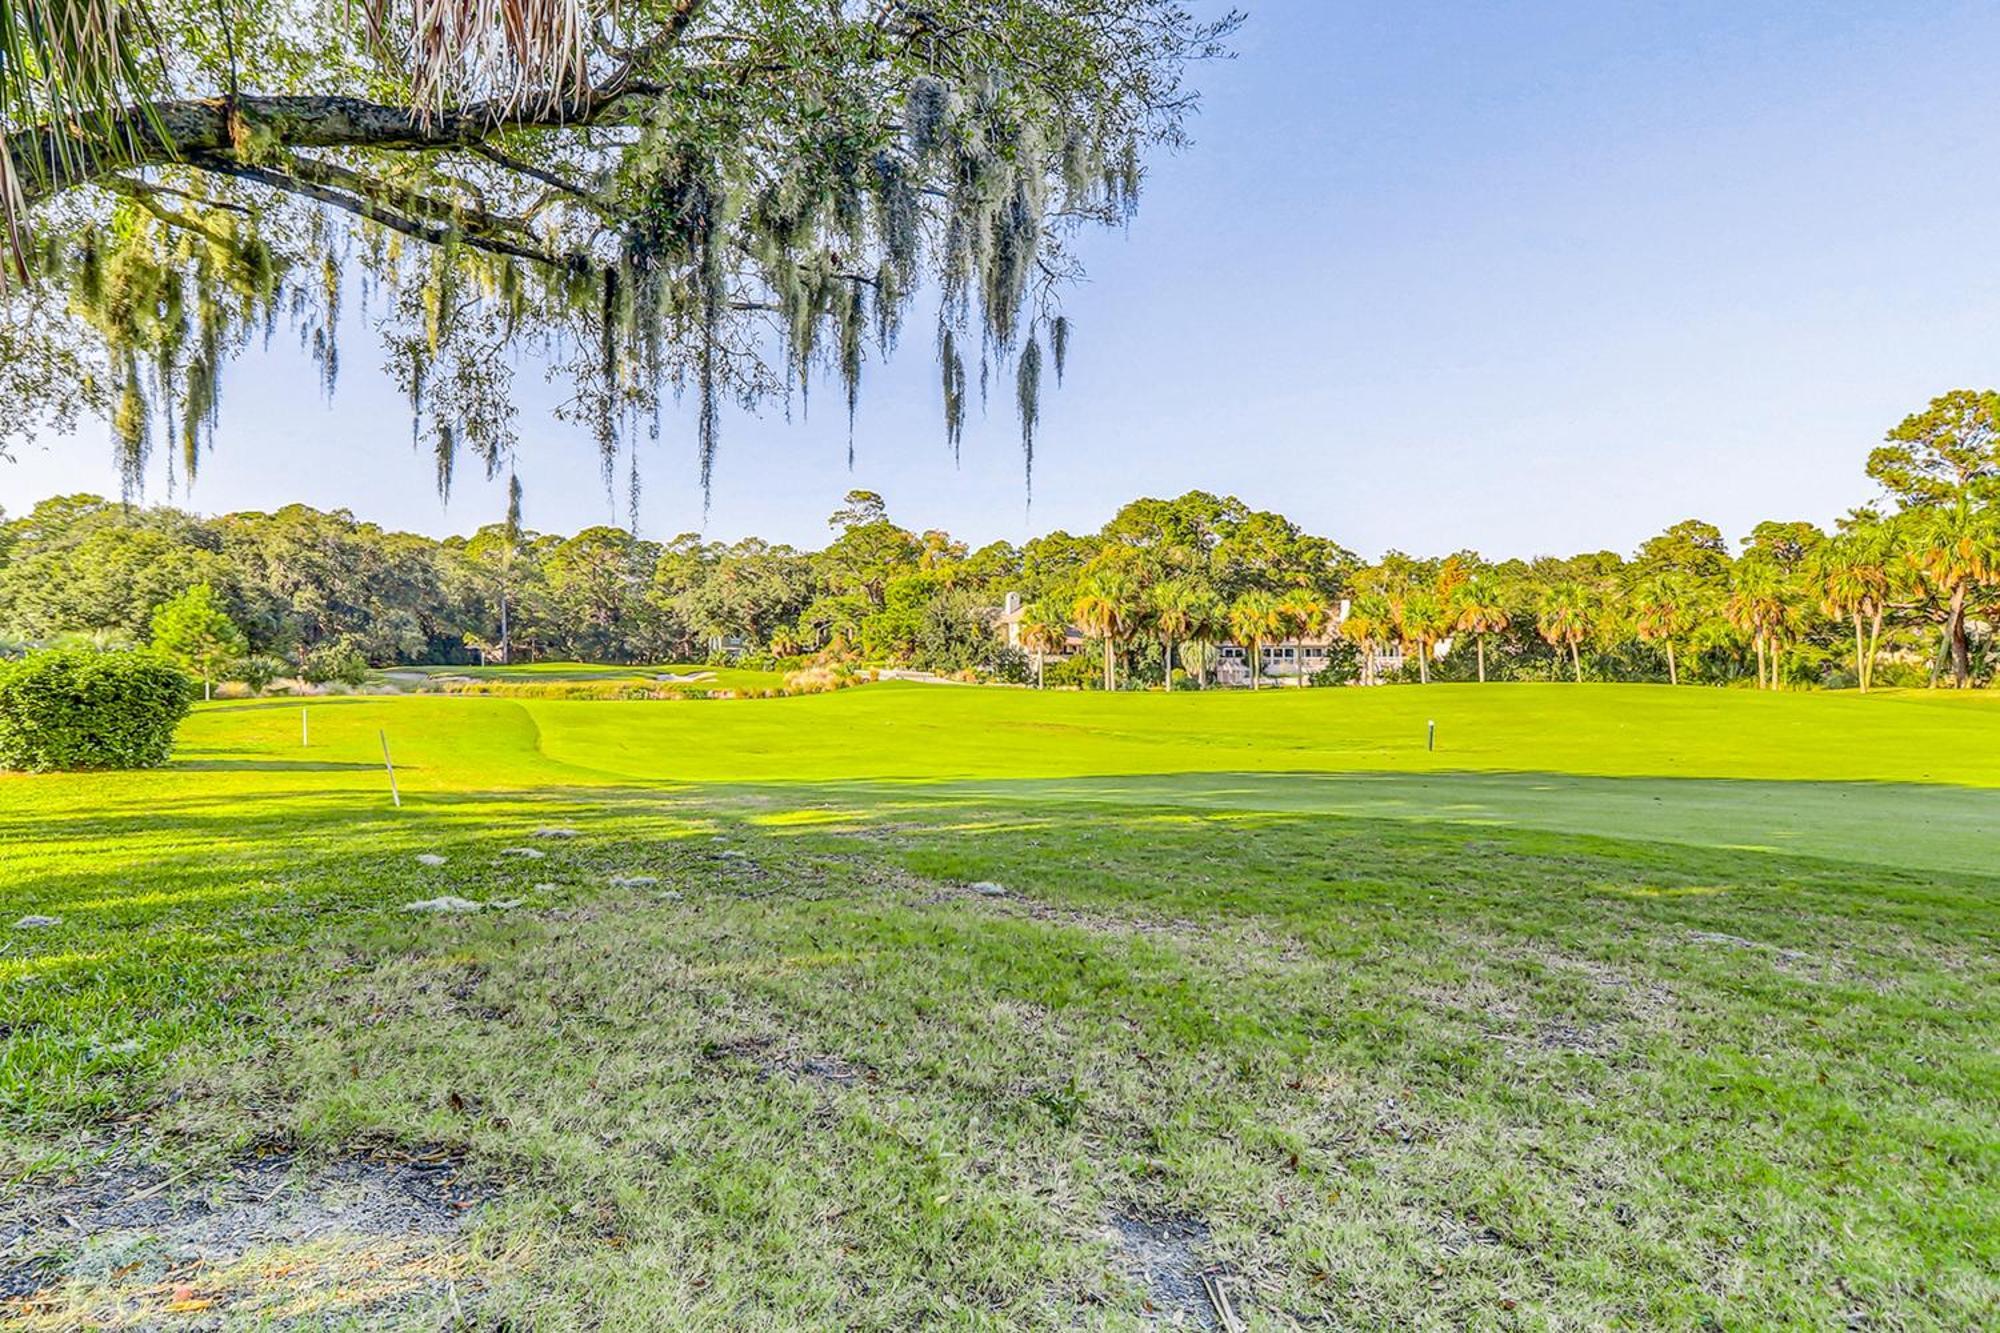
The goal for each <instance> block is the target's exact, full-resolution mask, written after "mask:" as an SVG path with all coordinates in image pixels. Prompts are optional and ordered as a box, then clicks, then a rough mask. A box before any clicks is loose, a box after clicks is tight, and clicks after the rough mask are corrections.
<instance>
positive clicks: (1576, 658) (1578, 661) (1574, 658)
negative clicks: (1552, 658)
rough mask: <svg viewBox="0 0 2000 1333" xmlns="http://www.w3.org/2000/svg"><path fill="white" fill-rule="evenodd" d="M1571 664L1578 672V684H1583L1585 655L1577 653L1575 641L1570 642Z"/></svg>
mask: <svg viewBox="0 0 2000 1333" xmlns="http://www.w3.org/2000/svg"><path fill="white" fill-rule="evenodd" d="M1569 664H1570V666H1571V668H1573V669H1574V670H1575V672H1576V683H1577V684H1579V685H1581V684H1583V655H1582V654H1581V653H1579V652H1578V651H1577V648H1576V640H1575V639H1571V640H1570V641H1569Z"/></svg>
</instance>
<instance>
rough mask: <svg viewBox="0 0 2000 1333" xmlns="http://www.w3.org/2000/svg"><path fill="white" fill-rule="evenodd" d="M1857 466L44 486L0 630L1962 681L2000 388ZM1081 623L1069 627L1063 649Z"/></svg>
mask: <svg viewBox="0 0 2000 1333" xmlns="http://www.w3.org/2000/svg"><path fill="white" fill-rule="evenodd" d="M1866 471H1867V475H1868V476H1869V477H1870V478H1871V479H1873V480H1874V481H1875V482H1876V483H1878V484H1879V486H1880V487H1881V489H1882V492H1883V498H1882V500H1881V502H1879V503H1876V504H1871V505H1864V506H1861V507H1858V508H1856V509H1853V510H1851V511H1850V512H1849V513H1848V514H1846V515H1845V516H1844V517H1842V518H1841V519H1840V520H1839V521H1838V522H1837V523H1836V524H1835V525H1833V527H1832V528H1831V529H1825V528H1822V527H1820V526H1818V525H1816V524H1814V523H1811V522H1806V521H1803V520H1770V521H1766V522H1762V523H1759V524H1757V525H1756V526H1755V527H1754V528H1753V529H1752V530H1751V531H1750V532H1749V533H1748V534H1745V535H1744V536H1743V537H1742V538H1741V539H1740V540H1739V541H1738V542H1736V543H1732V542H1731V541H1730V540H1729V539H1728V538H1727V537H1726V536H1725V535H1724V534H1723V533H1722V532H1721V530H1720V529H1718V528H1717V527H1716V526H1715V525H1713V524H1710V523H1706V522H1702V521H1699V520H1694V519H1690V520H1685V521H1682V522H1679V523H1676V524H1674V525H1672V526H1671V527H1669V528H1667V529H1666V530H1665V531H1663V532H1661V533H1659V534H1657V535H1656V536H1653V537H1651V538H1648V539H1647V540H1646V541H1644V542H1643V543H1641V544H1640V545H1639V547H1638V549H1637V550H1636V551H1634V552H1632V553H1631V554H1630V555H1621V554H1619V553H1616V552H1611V551H1597V552H1586V553H1583V554H1578V555H1573V556H1569V557H1567V558H1556V557H1547V556H1542V557H1536V558H1533V559H1526V560H1522V559H1510V560H1500V561H1490V560H1487V559H1484V558H1482V557H1481V556H1480V555H1478V554H1477V553H1476V552H1472V551H1458V552H1454V553H1451V554H1447V555H1443V556H1438V557H1418V556H1411V555H1406V554H1403V553H1401V552H1395V551H1392V552H1389V553H1388V554H1386V555H1384V556H1383V557H1382V558H1381V559H1380V560H1377V561H1374V562H1369V561H1366V560H1363V559H1362V558H1360V557H1359V556H1357V555H1355V554H1354V553H1353V552H1352V551H1350V550H1348V549H1347V548H1345V547H1343V546H1342V545H1340V544H1339V543H1338V542H1336V541H1334V540H1333V539H1331V538H1328V537H1322V536H1317V535H1314V534H1311V533H1308V532H1306V531H1304V530H1303V529H1302V528H1301V527H1300V526H1299V525H1298V524H1296V523H1294V522H1292V521H1291V520H1289V519H1287V518H1285V517H1284V516H1283V515H1280V514H1276V513H1272V512H1269V511H1261V510H1253V509H1251V508H1250V507H1249V506H1247V505H1245V504H1244V503H1243V502H1242V501H1240V500H1237V499H1235V498H1234V497H1229V496H1216V495H1213V494H1210V493H1207V492H1203V491H1193V492H1189V493H1188V494H1186V495H1182V496H1180V497H1178V498H1175V499H1140V500H1135V501H1133V502H1131V503H1130V504H1127V505H1126V506H1124V507H1123V508H1122V509H1120V510H1119V511H1118V512H1117V513H1116V514H1115V515H1114V516H1113V517H1112V518H1111V520H1110V521H1109V522H1108V523H1106V524H1105V525H1104V526H1103V527H1102V528H1101V529H1099V530H1098V531H1096V532H1094V533H1088V534H1082V535H1075V534H1071V533H1068V532H1062V531H1057V532H1052V533H1049V534H1047V535H1044V536H1040V537H1036V538H1034V539H1033V540H1031V541H1028V542H1026V543H1024V544H1022V545H1019V546H1016V545H1013V544H1010V543H1006V542H993V543H989V544H987V545H984V546H980V547H977V548H973V547H971V546H970V545H969V544H968V543H966V542H964V541H962V540H959V539H957V538H954V537H953V536H951V534H949V533H947V532H944V531H942V530H938V529H931V530H916V529H912V528H908V527H904V526H902V525H900V524H898V523H896V522H895V521H893V520H892V519H891V517H890V515H889V513H888V511H887V508H886V506H885V504H884V502H883V500H882V497H881V496H879V495H877V494H875V493H873V492H869V491H854V492H851V493H850V494H849V495H848V496H847V497H846V500H845V502H844V503H843V505H842V507H841V508H840V509H839V510H838V511H837V512H836V513H834V514H833V515H832V517H831V519H830V520H829V526H830V528H831V531H832V536H831V539H830V541H829V542H828V543H827V544H826V545H825V546H824V547H822V548H820V549H818V550H801V549H797V548H794V547H791V546H787V545H783V544H777V543H771V542H766V541H762V540H760V539H756V538H745V539H743V540H741V541H736V542H731V543H723V542H717V541H705V540H703V539H702V538H701V537H699V536H697V535H695V534H683V535H681V536H678V537H675V538H673V539H671V540H668V541H652V540H647V539H644V538H641V537H638V536H635V535H634V534H632V533H630V532H628V531H625V530H623V529H620V528H616V527H608V526H607V527H592V528H586V529H584V530H583V531H581V532H578V533H576V534H574V535H570V536H562V535H558V534H549V533H539V532H535V531H532V530H530V529H528V528H526V527H524V526H523V525H522V524H521V523H520V520H519V515H518V506H514V507H510V512H509V514H508V516H507V518H506V519H505V520H504V521H502V522H499V523H495V524H490V525H488V526H485V527H482V528H480V529H479V530H478V531H476V532H474V533H472V534H471V535H469V536H453V537H447V538H444V539H442V540H438V539H432V538H428V537H423V536H418V535H413V534H409V533H398V532H391V531H387V530H385V529H383V528H381V527H378V526H376V525H374V524H371V523H366V522H363V521H360V520H358V519H356V518H355V517H354V516H353V515H351V514H349V513H347V512H345V511H334V512H324V511H320V510H316V509H312V508H309V507H307V506H305V505H291V506H288V507H286V508H284V509H280V510H278V511H276V512H274V513H236V514H225V515H221V516H218V517H213V518H205V517H200V516H197V515H194V514H190V513H187V512H185V511H182V510H179V509H174V508H170V507H166V506H143V507H142V506H131V505H126V504H122V503H118V502H114V501H110V500H106V499H102V498H99V497H96V496H90V495H75V496H62V497H57V498H53V499H49V500H45V501H43V502H41V503H40V504H37V505H36V506H34V508H33V509H32V510H30V511H29V512H28V513H26V514H24V515H21V516H19V517H16V518H13V519H11V520H9V521H5V522H4V523H0V648H7V647H11V648H12V649H14V650H18V649H20V648H23V647H27V646H32V645H35V644H48V643H56V642H62V641H66V640H74V639H86V640H89V641H92V642H96V643H100V644H108V643H118V642H147V641H149V640H154V639H158V638H159V636H160V635H161V633H162V626H163V625H165V626H166V627H167V631H166V632H168V633H169V635H170V636H171V635H173V634H176V633H177V634H179V635H180V637H181V638H183V639H185V638H186V637H187V636H188V635H189V634H190V633H191V632H192V631H190V630H189V629H188V628H186V627H187V626H188V625H190V624H195V625H200V626H208V628H207V629H204V630H203V631H202V633H203V634H204V635H205V636H206V637H202V638H201V642H202V643H204V644H206V645H208V647H206V648H205V649H203V652H204V653H205V654H206V658H205V659H204V661H205V663H206V665H205V667H204V674H205V675H206V674H209V673H210V672H211V671H221V670H224V669H225V668H224V667H223V666H222V665H221V664H220V663H219V662H216V661H213V660H210V659H214V658H216V657H217V656H218V655H221V654H224V653H225V652H226V653H228V654H233V655H234V656H235V657H237V658H238V659H240V661H241V662H245V663H250V664H252V665H251V666H249V667H248V668H240V667H239V668H237V671H238V675H239V678H240V677H242V676H243V675H244V674H245V672H246V671H248V672H253V673H255V674H261V675H263V676H264V677H265V678H267V679H268V678H269V677H270V676H271V675H275V674H282V673H284V672H286V671H289V670H311V669H317V670H318V671H319V673H320V674H321V675H322V677H327V676H333V675H338V674H340V673H341V672H344V671H351V670H354V669H357V668H358V667H359V666H361V665H374V666H391V665H395V664H415V663H453V662H469V661H479V660H485V661H524V660H533V659H563V660H569V659H575V660H585V661H596V662H613V663H616V662H668V661H694V660H703V659H706V658H709V657H711V656H713V655H716V654H718V653H727V654H730V655H739V654H740V655H747V656H749V657H750V658H752V659H753V660H756V659H770V660H773V661H788V660H793V659H805V658H818V659H821V660H836V661H860V662H867V663H871V664H881V665H900V666H912V667H917V668H922V669H928V670H935V671H945V672H974V673H978V674H983V675H988V676H994V677H999V678H1003V679H1012V680H1025V679H1029V678H1035V679H1039V680H1041V681H1043V682H1044V683H1049V684H1065V685H1076V686H1084V687H1094V688H1102V687H1109V688H1117V687H1120V686H1125V685H1133V684H1139V685H1154V686H1157V685H1161V684H1164V685H1166V686H1167V687H1169V688H1172V687H1175V686H1176V685H1179V684H1181V683H1183V682H1187V683H1195V684H1206V683H1209V682H1211V681H1212V679H1213V672H1214V667H1215V665H1216V661H1217V654H1218V651H1219V646H1220V645H1222V644H1224V643H1234V644H1239V645H1242V646H1243V648H1244V649H1245V650H1246V653H1247V655H1248V657H1249V659H1250V662H1251V665H1252V675H1251V680H1252V682H1253V684H1254V683H1256V682H1258V681H1259V680H1262V679H1265V678H1266V673H1265V671H1264V670H1263V663H1262V660H1261V659H1262V658H1263V656H1264V654H1265V653H1266V651H1267V650H1268V649H1270V648H1271V647H1272V646H1274V645H1281V644H1286V643H1304V642H1311V643H1315V644H1326V645H1328V646H1327V647H1325V648H1324V649H1319V650H1316V652H1317V656H1319V657H1320V658H1321V659H1322V660H1324V661H1325V663H1326V666H1325V669H1324V671H1322V672H1321V673H1319V675H1318V678H1317V679H1316V680H1314V681H1310V682H1307V683H1337V682H1341V681H1347V680H1356V679H1359V680H1362V681H1364V682H1369V683H1372V682H1374V681H1375V680H1378V679H1384V678H1386V677H1387V675H1388V673H1387V672H1386V671H1385V664H1387V663H1394V662H1397V661H1400V662H1401V663H1402V664H1403V665H1401V666H1400V667H1398V668H1397V669H1396V671H1395V673H1394V675H1395V678H1398V679H1401V678H1410V679H1414V680H1418V681H1428V680H1431V679H1478V680H1550V679H1568V680H1576V681H1582V680H1586V679H1594V680H1635V681H1636V680H1657V681H1663V682H1669V683H1675V684H1678V683H1683V682H1702V683H1732V682H1739V681H1740V682H1742V683H1744V684H1746V685H1747V684H1752V683H1754V684H1755V685H1756V686H1758V687H1760V688H1769V689H1781V688H1787V687H1804V686H1857V687H1859V688H1862V689H1867V688H1868V687H1870V686H1871V685H1873V684H1876V683H1894V684H1921V683H1932V684H1935V683H1939V682H1940V681H1948V682H1950V683H1954V684H1957V685H1959V686H1967V685H1971V684H1974V683H1976V682H1980V681H1983V680H1985V679H1986V678H1988V677H1989V676H1990V674H1991V670H1992V665H1993V664H1992V654H1991V645H1992V634H1991V630H1990V622H1991V621H1992V620H1993V618H1994V613H1995V610H1996V608H2000V394H1996V393H1995V392H1992V391H1972V390H1960V391H1954V392H1952V393H1948V394H1945V395H1943V396H1941V397H1939V398H1937V399H1935V400H1933V401H1932V402H1931V403H1930V404H1929V405H1928V406H1927V407H1926V408H1925V409H1924V410H1923V411H1921V412H1917V413H1914V414H1912V415H1911V416H1909V417H1908V418H1906V419H1905V420H1904V421H1902V422H1901V423H1900V424H1898V425H1897V426H1896V428H1895V429H1893V430H1891V431H1889V432H1888V433H1887V436H1886V437H1885V439H1884V441H1883V443H1882V444H1881V445H1880V446H1879V447H1877V448H1876V449H1875V450H1874V451H1873V452H1872V453H1871V454H1870V455H1869V457H1868V460H1867V466H1866ZM195 590H200V591H198V592H197V591H195ZM1010 593H1011V594H1018V595H1019V596H1020V597H1021V598H1022V599H1023V602H1024V606H1023V608H1022V610H1021V611H1020V612H1019V614H1018V616H1017V618H1016V626H1015V628H1016V633H1015V636H1014V637H1015V640H1016V642H1015V645H1014V646H1009V645H1008V644H1007V643H1006V642H1005V637H1004V636H1003V635H1001V634H998V633H996V616H997V612H998V610H999V608H1000V607H1001V606H1002V604H1003V602H1004V601H1005V599H1006V597H1007V595H1008V594H1010ZM191 607H192V609H190V608H191ZM163 612H164V614H165V620H164V621H163V620H162V619H161V617H162V615H163ZM216 618H220V620H221V621H225V622H226V623H227V626H228V627H229V628H227V629H223V628H220V627H219V626H218V625H216V624H215V623H214V622H215V620H216ZM176 627H178V628H176ZM1079 633H1080V634H1081V635H1082V636H1084V637H1086V638H1088V639H1089V640H1090V641H1091V645H1090V646H1091V651H1090V652H1087V653H1074V654H1071V653H1068V652H1067V651H1066V650H1067V649H1069V648H1071V647H1074V646H1076V644H1075V640H1076V636H1077V635H1078V634H1079ZM1447 649H1448V650H1447ZM1392 650H1400V651H1395V652H1392ZM183 655H184V656H185V654H183ZM191 660H192V659H191ZM1291 660H1292V661H1294V662H1297V661H1302V660H1303V655H1301V656H1300V657H1298V658H1293V659H1291Z"/></svg>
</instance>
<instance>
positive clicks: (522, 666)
mask: <svg viewBox="0 0 2000 1333" xmlns="http://www.w3.org/2000/svg"><path fill="white" fill-rule="evenodd" d="M387 674H388V675H390V676H391V677H394V676H399V675H400V676H440V677H465V678H467V679H470V680H490V681H502V682H507V683H510V684H516V685H534V684H554V683H564V684H568V683H578V682H580V683H588V684H623V683H627V682H654V681H657V680H658V679H659V677H661V676H682V677H690V676H700V677H702V683H703V684H707V685H711V686H713V687H714V688H716V689H729V690H767V689H777V688H779V687H780V686H782V685H783V684H784V683H785V673H784V672H782V671H765V670H761V669H758V668H755V667H738V666H719V667H718V666H708V665H705V664H703V663H699V662H694V663H687V662H682V663H673V662H669V663H665V664H663V665H643V664H640V665H622V666H619V665H605V664H604V663H600V662H517V663H515V664H514V665H512V666H441V667H433V666H415V667H399V668H397V669H396V670H394V671H391V672H388V673H387Z"/></svg>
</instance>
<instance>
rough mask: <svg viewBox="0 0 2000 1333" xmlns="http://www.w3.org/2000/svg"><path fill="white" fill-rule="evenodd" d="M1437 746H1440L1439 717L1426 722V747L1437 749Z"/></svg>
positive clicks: (1427, 748)
mask: <svg viewBox="0 0 2000 1333" xmlns="http://www.w3.org/2000/svg"><path fill="white" fill-rule="evenodd" d="M1437 747H1438V724H1437V719H1436V718H1432V719H1431V720H1430V721H1429V722H1427V723H1425V724H1424V748H1425V749H1426V750H1435V749H1437Z"/></svg>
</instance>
